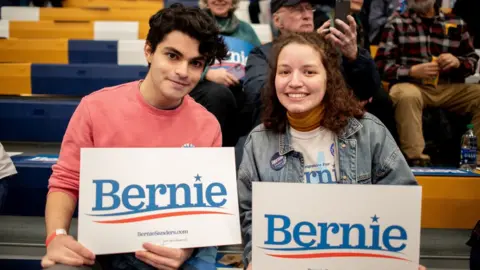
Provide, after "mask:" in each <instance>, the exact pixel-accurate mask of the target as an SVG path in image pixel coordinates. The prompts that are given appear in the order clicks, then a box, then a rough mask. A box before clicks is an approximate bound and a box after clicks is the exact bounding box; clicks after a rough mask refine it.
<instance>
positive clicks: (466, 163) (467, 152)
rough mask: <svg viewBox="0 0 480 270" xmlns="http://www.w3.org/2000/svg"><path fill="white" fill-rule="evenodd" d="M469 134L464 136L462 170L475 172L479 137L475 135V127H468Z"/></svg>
mask: <svg viewBox="0 0 480 270" xmlns="http://www.w3.org/2000/svg"><path fill="white" fill-rule="evenodd" d="M467 128H468V130H467V132H465V134H463V136H462V147H461V150H460V169H463V170H467V171H473V170H475V169H476V167H477V136H475V134H474V133H473V125H472V124H469V125H467Z"/></svg>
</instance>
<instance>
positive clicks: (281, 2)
mask: <svg viewBox="0 0 480 270" xmlns="http://www.w3.org/2000/svg"><path fill="white" fill-rule="evenodd" d="M301 2H307V3H311V4H312V5H313V2H314V0H272V1H271V2H270V11H271V12H272V14H273V13H275V12H277V11H278V10H279V9H280V8H281V7H288V6H295V5H298V4H300V3H301Z"/></svg>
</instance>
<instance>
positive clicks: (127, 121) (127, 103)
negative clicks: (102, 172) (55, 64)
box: [42, 4, 227, 270]
mask: <svg viewBox="0 0 480 270" xmlns="http://www.w3.org/2000/svg"><path fill="white" fill-rule="evenodd" d="M226 54H227V48H226V45H225V43H224V42H223V40H222V39H221V38H220V36H219V32H218V28H217V27H216V25H215V21H214V20H213V19H212V18H211V17H210V16H208V15H207V14H206V13H205V12H202V11H200V10H199V9H198V8H185V7H183V6H182V5H181V4H174V5H172V6H171V7H170V8H165V9H162V10H160V11H159V12H157V13H156V14H155V15H153V16H152V17H151V18H150V30H149V32H148V35H147V40H146V43H145V56H146V59H147V62H148V63H149V66H150V69H149V72H148V74H147V76H146V78H145V80H143V81H135V82H131V83H126V84H123V85H118V86H114V87H108V88H104V89H102V90H100V91H97V92H94V93H92V94H90V95H88V96H86V97H84V98H83V99H82V101H81V102H80V104H79V105H78V107H77V109H76V111H75V113H74V114H73V116H72V119H71V120H70V123H69V125H68V128H67V131H66V132H65V136H64V138H63V142H62V147H61V151H60V156H59V159H58V163H57V164H55V165H54V166H53V167H52V169H53V174H52V176H51V178H50V183H49V193H48V197H47V206H46V210H45V221H46V228H47V235H48V237H47V243H46V244H47V254H46V255H45V256H44V257H43V259H42V266H43V267H49V266H53V265H55V264H63V265H69V266H82V265H92V264H93V263H94V261H95V260H97V261H98V263H100V264H101V265H102V268H103V269H141V270H143V269H145V270H146V269H149V270H150V269H178V268H179V267H182V269H215V259H216V248H214V247H210V248H200V249H195V250H194V249H175V248H167V247H162V246H157V245H153V244H148V243H147V244H145V245H144V248H145V249H146V251H138V252H136V253H135V254H114V255H104V256H98V257H97V258H96V257H95V255H94V254H92V253H91V252H90V251H89V250H87V249H86V248H85V247H83V246H82V245H81V244H80V243H78V242H77V241H76V240H75V239H74V238H73V237H72V236H69V235H68V234H67V233H66V232H68V230H69V226H70V221H71V218H72V214H73V212H74V211H75V207H76V205H77V200H78V189H79V169H80V149H81V148H86V147H182V146H184V145H194V146H195V147H220V146H221V144H222V134H221V132H220V125H219V124H218V121H217V120H216V119H215V117H214V116H213V115H212V114H211V113H209V112H208V111H207V110H206V109H205V108H204V107H202V106H201V105H200V104H198V103H196V102H195V101H194V100H193V99H192V98H191V97H189V96H188V93H189V92H190V91H191V90H192V89H193V87H194V86H195V85H196V84H197V83H198V81H199V80H200V77H201V75H202V72H203V70H204V69H205V67H206V65H209V64H211V63H212V62H213V61H214V60H215V59H217V60H220V59H223V58H224V57H225V56H226ZM119 243H120V244H121V236H119ZM61 269H76V268H61ZM82 269H85V268H82Z"/></svg>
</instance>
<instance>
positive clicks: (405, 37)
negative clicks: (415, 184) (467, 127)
mask: <svg viewBox="0 0 480 270" xmlns="http://www.w3.org/2000/svg"><path fill="white" fill-rule="evenodd" d="M408 7H409V10H408V11H406V12H404V13H402V14H401V15H394V16H393V17H392V18H391V20H390V21H389V22H388V23H387V25H386V26H385V29H384V32H383V37H382V42H381V43H380V46H379V49H378V52H377V56H376V62H377V65H378V68H379V70H380V72H381V73H382V74H383V78H384V79H385V80H386V81H388V82H389V83H390V86H391V88H390V96H391V98H392V100H393V102H394V104H395V119H396V121H397V129H398V134H399V140H400V148H401V150H402V152H403V153H404V154H405V156H406V157H407V160H408V161H409V162H410V164H411V165H413V166H428V165H429V163H430V162H429V160H430V157H429V156H427V155H425V154H424V153H423V151H424V148H425V141H424V138H423V133H422V111H423V109H424V108H425V107H427V106H430V107H441V108H445V109H448V110H451V111H454V112H458V113H462V114H463V113H471V114H473V124H474V131H475V134H476V136H480V85H478V84H475V85H474V84H465V83H464V79H465V77H467V76H469V75H472V74H474V72H475V68H476V65H477V62H478V56H477V55H476V54H475V51H474V49H473V45H472V40H471V38H470V35H469V34H468V32H467V29H466V25H465V23H464V22H463V21H462V20H461V19H458V18H455V17H453V16H451V15H445V14H443V13H442V12H441V11H439V10H438V8H435V0H409V1H408ZM437 82H438V83H437Z"/></svg>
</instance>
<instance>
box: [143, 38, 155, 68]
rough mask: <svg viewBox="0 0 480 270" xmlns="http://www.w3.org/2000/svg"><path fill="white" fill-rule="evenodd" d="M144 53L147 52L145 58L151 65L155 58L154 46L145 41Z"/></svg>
mask: <svg viewBox="0 0 480 270" xmlns="http://www.w3.org/2000/svg"><path fill="white" fill-rule="evenodd" d="M143 53H144V54H145V59H146V60H147V63H148V64H149V65H150V64H151V63H152V59H153V53H152V47H151V46H150V44H149V43H148V42H145V46H144V47H143Z"/></svg>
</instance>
